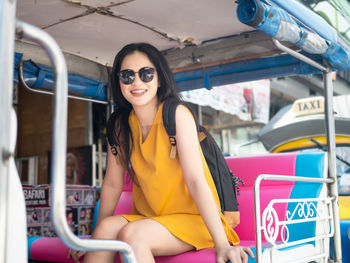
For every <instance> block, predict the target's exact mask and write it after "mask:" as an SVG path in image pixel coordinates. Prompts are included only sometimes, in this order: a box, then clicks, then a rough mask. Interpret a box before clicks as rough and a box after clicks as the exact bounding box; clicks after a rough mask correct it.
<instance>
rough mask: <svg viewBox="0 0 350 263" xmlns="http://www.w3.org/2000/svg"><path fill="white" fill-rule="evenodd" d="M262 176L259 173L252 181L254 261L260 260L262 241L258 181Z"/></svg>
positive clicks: (259, 181)
mask: <svg viewBox="0 0 350 263" xmlns="http://www.w3.org/2000/svg"><path fill="white" fill-rule="evenodd" d="M262 179H263V176H262V175H260V176H258V177H257V178H256V179H255V182H254V216H255V217H254V221H255V244H256V262H257V263H259V262H261V260H262V243H261V227H260V226H261V220H260V183H261V180H262Z"/></svg>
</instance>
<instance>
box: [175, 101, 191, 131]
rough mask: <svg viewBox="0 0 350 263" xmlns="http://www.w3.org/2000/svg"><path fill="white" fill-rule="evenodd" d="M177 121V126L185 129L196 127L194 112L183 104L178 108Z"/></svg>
mask: <svg viewBox="0 0 350 263" xmlns="http://www.w3.org/2000/svg"><path fill="white" fill-rule="evenodd" d="M175 120H176V125H180V126H184V127H188V125H189V126H190V127H191V126H193V125H195V120H194V117H193V115H192V112H191V111H190V109H189V108H188V107H187V106H185V105H183V104H180V105H179V106H178V107H177V108H176V113H175Z"/></svg>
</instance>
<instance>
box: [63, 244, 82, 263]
mask: <svg viewBox="0 0 350 263" xmlns="http://www.w3.org/2000/svg"><path fill="white" fill-rule="evenodd" d="M85 253H86V252H85V251H77V250H73V249H71V248H70V249H69V251H68V255H67V258H72V259H73V260H74V261H75V262H77V263H79V262H80V261H79V259H80V258H81V257H82V256H84V255H85Z"/></svg>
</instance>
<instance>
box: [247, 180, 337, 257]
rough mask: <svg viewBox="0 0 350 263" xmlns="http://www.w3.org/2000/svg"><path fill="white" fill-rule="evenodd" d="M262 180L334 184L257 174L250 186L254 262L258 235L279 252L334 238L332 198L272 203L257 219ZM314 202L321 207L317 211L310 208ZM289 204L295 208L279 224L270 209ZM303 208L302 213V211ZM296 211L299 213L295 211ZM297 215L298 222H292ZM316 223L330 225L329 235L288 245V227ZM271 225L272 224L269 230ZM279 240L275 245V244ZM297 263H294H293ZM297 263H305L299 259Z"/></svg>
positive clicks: (258, 249)
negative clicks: (252, 207) (252, 200)
mask: <svg viewBox="0 0 350 263" xmlns="http://www.w3.org/2000/svg"><path fill="white" fill-rule="evenodd" d="M263 180H270V181H292V182H306V183H322V184H330V183H333V182H334V180H333V179H331V178H310V177H299V176H298V177H296V176H286V175H270V174H261V175H259V176H258V177H257V178H256V179H255V183H254V213H255V235H256V258H257V262H262V234H261V232H263V234H264V237H265V239H266V241H267V242H269V243H270V245H271V246H272V249H281V248H285V247H291V246H295V245H299V244H305V243H306V242H311V241H316V240H322V239H327V238H330V237H331V236H333V235H334V219H333V216H332V211H331V210H332V203H333V201H334V199H335V198H334V197H325V198H299V199H273V200H271V201H270V203H269V204H268V205H267V207H266V208H265V209H264V212H263V214H262V219H261V218H260V217H261V207H260V184H261V182H262V181H263ZM314 202H318V203H321V204H322V203H323V206H322V205H321V206H320V207H319V208H317V207H316V206H315V205H314ZM282 203H284V204H289V203H296V204H297V205H296V207H295V208H294V210H293V211H292V212H290V211H289V212H288V213H287V215H286V220H283V221H280V220H279V218H278V214H277V212H276V211H275V209H274V208H273V206H274V205H275V204H282ZM324 206H326V207H327V209H326V210H327V211H324V210H323V209H324ZM305 208H306V209H305ZM298 209H299V210H298ZM296 212H298V213H299V217H300V218H298V219H293V218H294V215H295V213H296ZM318 221H328V224H329V223H330V225H331V226H330V231H328V232H327V233H326V232H325V233H324V234H322V235H315V236H313V237H308V238H303V239H300V240H298V241H292V242H288V241H289V232H288V231H289V229H288V225H290V224H300V223H305V222H318ZM272 224H274V225H273V226H272ZM278 238H280V239H279V240H281V241H280V242H279V243H278V242H276V240H277V239H278ZM326 256H328V255H326V254H324V253H318V254H316V255H313V256H312V257H308V258H309V259H310V261H312V260H315V259H317V258H324V257H326ZM293 262H298V261H293ZM300 262H308V261H307V260H305V259H303V260H302V261H300Z"/></svg>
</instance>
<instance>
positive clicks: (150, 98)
mask: <svg viewBox="0 0 350 263" xmlns="http://www.w3.org/2000/svg"><path fill="white" fill-rule="evenodd" d="M144 68H153V69H155V66H154V65H153V64H152V62H151V61H150V60H149V58H148V57H147V55H146V54H144V53H142V52H139V51H135V52H134V53H131V54H129V55H127V56H126V57H125V58H124V60H123V62H122V64H121V68H120V71H123V70H132V71H133V72H135V78H134V80H133V82H132V83H130V84H124V83H123V82H122V81H120V80H119V83H120V88H121V91H122V94H123V96H124V98H125V99H126V100H127V101H128V102H129V103H130V104H131V105H133V107H135V106H143V105H147V104H149V103H154V102H155V103H157V90H158V74H157V71H156V70H155V71H154V77H153V79H152V80H151V81H149V82H145V81H142V80H141V79H140V76H139V73H137V72H139V71H140V70H141V69H143V70H144Z"/></svg>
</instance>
